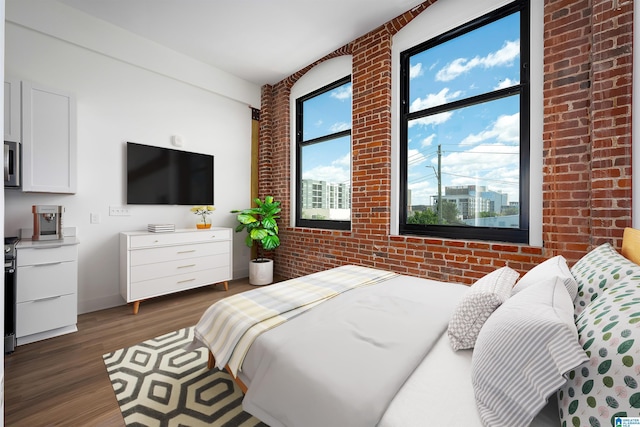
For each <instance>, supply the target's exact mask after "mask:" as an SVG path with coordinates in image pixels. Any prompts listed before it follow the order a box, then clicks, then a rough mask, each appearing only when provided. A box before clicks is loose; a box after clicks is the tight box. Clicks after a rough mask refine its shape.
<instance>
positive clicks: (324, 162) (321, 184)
mask: <svg viewBox="0 0 640 427" xmlns="http://www.w3.org/2000/svg"><path fill="white" fill-rule="evenodd" d="M300 161H301V170H302V185H301V194H300V198H301V200H302V215H301V218H302V219H316V220H336V221H349V220H351V138H350V137H349V136H345V137H342V138H337V139H332V140H329V141H324V142H320V143H317V144H311V145H306V146H303V147H302V150H301V159H300Z"/></svg>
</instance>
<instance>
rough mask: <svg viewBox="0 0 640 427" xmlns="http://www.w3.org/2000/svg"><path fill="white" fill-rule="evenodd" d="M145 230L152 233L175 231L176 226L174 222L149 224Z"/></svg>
mask: <svg viewBox="0 0 640 427" xmlns="http://www.w3.org/2000/svg"><path fill="white" fill-rule="evenodd" d="M147 231H150V232H152V233H168V232H171V231H176V226H175V224H149V225H148V226H147Z"/></svg>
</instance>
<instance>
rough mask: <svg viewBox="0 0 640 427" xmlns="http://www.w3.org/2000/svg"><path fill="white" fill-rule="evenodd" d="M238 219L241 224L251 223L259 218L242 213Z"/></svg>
mask: <svg viewBox="0 0 640 427" xmlns="http://www.w3.org/2000/svg"><path fill="white" fill-rule="evenodd" d="M238 221H239V222H240V223H241V224H251V223H252V222H256V221H257V219H256V218H255V217H254V216H253V215H251V214H245V213H242V214H240V215H238Z"/></svg>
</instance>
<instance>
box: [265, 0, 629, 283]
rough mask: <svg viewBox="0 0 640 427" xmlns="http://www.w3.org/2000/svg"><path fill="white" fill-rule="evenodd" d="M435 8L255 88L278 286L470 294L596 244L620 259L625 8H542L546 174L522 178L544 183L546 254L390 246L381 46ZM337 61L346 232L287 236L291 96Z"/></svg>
mask: <svg viewBox="0 0 640 427" xmlns="http://www.w3.org/2000/svg"><path fill="white" fill-rule="evenodd" d="M532 1H537V0H532ZM434 2H435V0H434V1H426V2H424V3H423V4H422V5H421V6H419V7H418V8H414V9H413V10H411V11H409V12H406V13H405V14H403V15H401V16H399V17H397V18H396V19H394V20H392V21H390V22H388V23H386V24H385V25H383V26H381V27H379V28H377V29H375V30H373V31H371V32H370V33H368V34H366V35H364V36H363V37H360V38H358V39H357V40H354V41H352V42H351V43H349V44H348V45H346V46H344V47H343V48H341V49H339V50H337V51H336V52H333V53H332V54H330V55H328V56H327V57H325V58H322V59H321V60H319V61H317V62H316V63H314V64H310V65H309V66H308V67H306V68H305V69H303V70H300V71H299V72H297V73H296V74H294V75H292V76H290V77H289V78H287V79H285V80H283V81H281V82H279V83H277V84H275V85H266V86H264V87H263V90H262V106H261V113H262V114H261V126H260V132H261V134H260V145H261V147H260V160H259V179H260V187H259V192H260V195H261V196H264V195H266V194H271V195H273V196H275V197H276V199H277V200H281V201H282V207H283V216H282V218H281V220H280V222H279V224H280V236H281V241H282V245H281V246H280V248H278V249H277V250H276V251H275V253H274V257H275V261H276V264H275V265H276V274H278V275H280V276H282V277H297V276H301V275H304V274H309V273H312V272H315V271H319V270H323V269H327V268H331V267H335V266H339V265H344V264H348V263H356V264H363V265H367V266H372V267H378V268H383V269H388V270H393V271H396V272H399V273H404V274H410V275H414V276H419V277H427V278H433V279H437V280H445V281H456V282H462V283H472V282H473V281H474V280H475V279H477V278H478V277H481V276H483V275H484V274H486V273H487V272H489V271H492V270H494V269H495V268H497V267H501V266H504V265H507V264H508V265H509V266H511V267H512V268H514V269H516V270H519V271H521V272H525V271H526V270H528V269H530V268H531V267H532V266H534V265H535V264H537V263H539V262H540V261H542V260H544V259H546V258H549V257H551V256H554V255H556V254H562V255H564V256H565V257H566V258H567V259H568V261H569V264H570V265H571V264H572V263H573V262H575V261H576V260H577V259H578V258H579V257H580V256H582V255H583V254H584V253H586V252H587V251H588V250H589V249H590V248H592V247H594V246H595V245H598V244H600V243H602V242H606V241H608V242H611V243H612V244H614V246H616V247H618V248H619V247H620V244H621V236H622V231H623V228H624V227H625V226H630V225H631V81H632V75H631V68H632V55H631V47H632V45H631V43H632V20H633V19H632V18H633V2H632V1H624V0H617V1H613V0H610V1H604V0H590V1H575V0H574V1H569V0H546V1H545V9H544V35H545V41H544V73H545V76H544V129H543V135H541V137H542V139H543V150H544V152H543V159H544V163H543V170H542V171H532V172H531V173H532V174H534V173H543V174H544V177H543V188H542V189H540V190H539V191H542V194H543V242H544V247H543V248H537V247H531V246H527V245H519V244H504V243H491V242H478V241H465V240H448V239H436V238H424V237H415V236H391V235H390V222H391V218H390V205H391V115H392V113H393V112H392V111H391V90H392V87H391V40H392V36H393V35H394V34H395V33H396V32H397V31H399V30H400V29H401V28H402V27H403V26H405V25H406V24H407V23H408V22H410V21H411V20H412V19H413V18H415V16H417V15H418V14H420V13H422V12H424V11H425V10H427V9H428V7H429V5H430V4H432V3H434ZM425 13H428V12H425ZM344 54H351V55H353V72H352V89H353V128H352V142H353V148H352V152H353V168H352V221H351V223H352V229H351V230H350V231H333V230H317V229H305V228H296V227H293V226H292V224H290V218H289V210H290V207H291V194H290V179H291V172H292V171H291V170H290V139H289V138H290V136H289V135H290V125H291V124H290V123H289V113H290V112H289V94H290V90H291V87H292V86H293V84H294V83H295V82H296V81H297V80H298V79H299V78H300V77H301V76H302V75H304V74H305V72H307V71H308V70H309V69H311V68H312V67H313V66H314V65H316V64H317V63H320V62H322V61H325V60H327V59H330V58H333V57H336V56H340V55H344ZM533 191H536V190H535V189H534V190H533Z"/></svg>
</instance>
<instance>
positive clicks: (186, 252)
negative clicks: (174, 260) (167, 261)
mask: <svg viewBox="0 0 640 427" xmlns="http://www.w3.org/2000/svg"><path fill="white" fill-rule="evenodd" d="M195 251H196V250H195V249H191V250H188V251H178V253H179V254H188V253H191V252H195Z"/></svg>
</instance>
